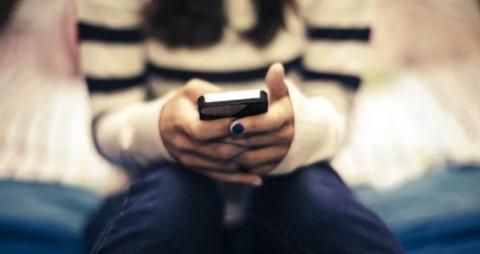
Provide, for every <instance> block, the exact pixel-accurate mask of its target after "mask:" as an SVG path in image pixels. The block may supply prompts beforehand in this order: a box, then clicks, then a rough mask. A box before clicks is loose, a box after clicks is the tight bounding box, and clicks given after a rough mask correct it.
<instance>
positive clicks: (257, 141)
mask: <svg viewBox="0 0 480 254" xmlns="http://www.w3.org/2000/svg"><path fill="white" fill-rule="evenodd" d="M293 136H294V127H293V124H292V123H286V124H284V125H283V126H282V127H281V128H280V129H279V130H275V131H273V132H268V133H263V134H251V135H245V136H243V135H242V136H230V137H227V138H226V139H224V140H223V142H225V143H228V144H234V145H236V146H242V147H257V146H273V145H289V144H290V143H291V142H292V139H293Z"/></svg>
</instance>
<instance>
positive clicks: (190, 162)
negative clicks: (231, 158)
mask: <svg viewBox="0 0 480 254" xmlns="http://www.w3.org/2000/svg"><path fill="white" fill-rule="evenodd" d="M176 157H177V158H178V160H179V161H180V163H182V164H183V165H184V166H185V167H187V168H192V169H199V170H209V171H223V172H225V171H228V172H233V171H236V170H237V169H238V166H237V164H234V163H232V162H220V161H212V160H208V159H205V158H201V157H198V156H195V155H193V154H188V153H177V156H176Z"/></svg>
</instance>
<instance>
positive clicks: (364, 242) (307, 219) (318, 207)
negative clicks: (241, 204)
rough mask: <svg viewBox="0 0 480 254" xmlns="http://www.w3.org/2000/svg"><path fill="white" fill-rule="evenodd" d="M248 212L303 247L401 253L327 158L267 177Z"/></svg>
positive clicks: (311, 250)
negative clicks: (295, 169)
mask: <svg viewBox="0 0 480 254" xmlns="http://www.w3.org/2000/svg"><path fill="white" fill-rule="evenodd" d="M248 211H249V214H250V216H252V217H253V218H254V219H255V220H257V221H259V222H260V223H262V224H263V225H264V226H267V227H269V228H270V230H271V231H273V232H275V233H276V235H277V236H278V237H279V238H280V239H282V240H283V241H284V242H286V243H287V244H289V245H290V246H295V248H297V249H300V250H301V252H305V253H319V252H343V253H345V252H349V253H350V252H351V253H370V252H379V253H400V252H401V248H400V247H399V245H398V242H397V241H396V240H395V238H394V237H393V235H392V234H391V233H390V231H389V230H388V229H387V228H386V226H385V225H384V223H383V222H382V221H381V220H380V219H379V218H378V217H377V216H376V215H375V214H374V213H372V212H371V211H369V210H368V209H366V208H365V207H364V206H362V205H361V204H360V203H359V202H358V201H357V200H356V199H355V197H354V195H353V194H352V192H351V191H350V189H349V188H348V187H347V186H346V185H345V184H344V183H343V181H342V180H341V178H340V177H339V176H338V175H337V174H336V172H335V171H334V170H333V169H332V168H331V167H330V166H329V164H326V163H325V164H324V163H322V164H317V165H314V166H310V167H306V168H303V169H299V170H297V171H296V172H294V173H292V174H290V175H286V176H281V177H275V178H271V179H268V180H266V181H265V182H264V186H263V187H262V188H259V189H257V190H256V191H255V192H254V193H252V197H251V203H250V206H249V209H248ZM346 243H348V245H345V244H346Z"/></svg>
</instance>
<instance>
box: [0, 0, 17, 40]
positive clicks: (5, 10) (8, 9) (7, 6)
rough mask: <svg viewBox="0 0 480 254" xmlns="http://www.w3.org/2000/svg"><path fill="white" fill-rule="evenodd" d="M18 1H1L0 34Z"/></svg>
mask: <svg viewBox="0 0 480 254" xmlns="http://www.w3.org/2000/svg"><path fill="white" fill-rule="evenodd" d="M17 2H18V0H1V1H0V32H2V31H3V29H4V28H5V26H6V25H7V23H8V20H9V19H10V16H11V15H12V12H13V9H14V8H15V5H16V4H17Z"/></svg>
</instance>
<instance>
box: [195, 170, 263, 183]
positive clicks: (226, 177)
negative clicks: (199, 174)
mask: <svg viewBox="0 0 480 254" xmlns="http://www.w3.org/2000/svg"><path fill="white" fill-rule="evenodd" d="M203 173H204V174H206V175H208V176H210V177H212V178H215V179H217V180H219V181H223V182H231V183H239V184H248V185H255V186H260V185H262V178H261V177H260V176H258V175H253V174H242V173H235V174H225V173H218V172H203Z"/></svg>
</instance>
